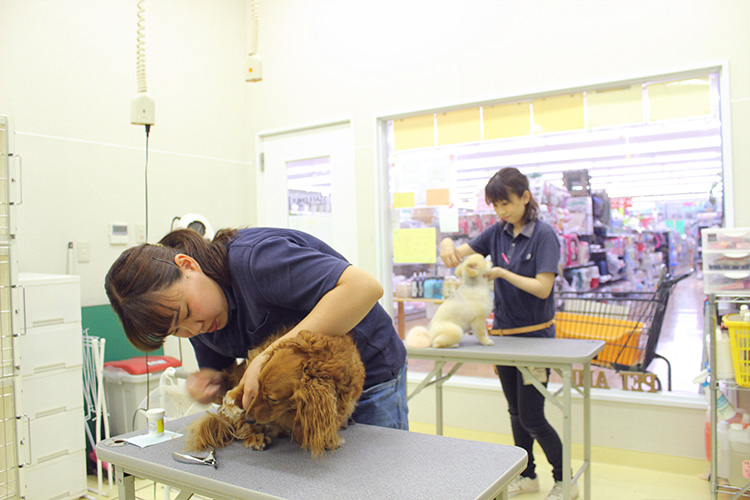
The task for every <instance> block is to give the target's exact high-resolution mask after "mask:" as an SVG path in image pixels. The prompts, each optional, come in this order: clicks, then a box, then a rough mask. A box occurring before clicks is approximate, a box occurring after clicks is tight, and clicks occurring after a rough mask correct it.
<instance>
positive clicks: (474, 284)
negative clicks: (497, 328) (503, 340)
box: [404, 254, 494, 347]
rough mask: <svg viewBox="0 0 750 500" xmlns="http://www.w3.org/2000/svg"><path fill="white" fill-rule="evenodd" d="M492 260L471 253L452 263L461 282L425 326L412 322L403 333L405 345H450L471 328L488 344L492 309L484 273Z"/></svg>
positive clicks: (454, 343)
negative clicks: (408, 328)
mask: <svg viewBox="0 0 750 500" xmlns="http://www.w3.org/2000/svg"><path fill="white" fill-rule="evenodd" d="M490 269H492V263H491V262H489V261H487V260H485V258H484V257H483V256H482V255H480V254H472V255H469V256H468V257H466V259H464V261H463V262H462V263H461V264H459V265H458V266H457V267H456V276H458V277H459V278H461V286H460V287H459V288H458V290H456V291H455V292H454V293H453V295H451V296H450V297H448V299H447V300H446V301H445V302H443V303H442V304H440V307H439V308H438V310H437V311H436V312H435V316H434V317H433V318H432V320H431V321H430V324H429V326H428V328H425V327H423V326H415V327H414V328H412V329H411V330H409V333H408V334H407V335H406V339H405V340H404V342H405V343H406V345H407V346H408V347H430V346H432V347H451V346H453V345H456V344H458V343H459V342H460V341H461V338H462V337H463V335H464V333H466V332H468V331H469V330H471V331H472V332H474V335H476V336H477V339H478V340H479V342H481V343H482V344H484V345H492V344H493V343H494V342H492V340H491V339H490V338H489V337H488V336H487V325H486V321H487V317H488V316H489V315H490V312H491V311H492V294H491V292H490V287H489V283H488V282H487V277H486V276H485V275H486V274H487V273H488V272H489V271H490Z"/></svg>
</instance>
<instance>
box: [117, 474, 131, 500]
mask: <svg viewBox="0 0 750 500" xmlns="http://www.w3.org/2000/svg"><path fill="white" fill-rule="evenodd" d="M115 481H117V498H119V499H120V500H135V476H131V475H130V474H126V473H125V471H123V470H122V467H118V466H115Z"/></svg>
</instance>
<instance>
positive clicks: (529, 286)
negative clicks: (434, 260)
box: [440, 168, 578, 500]
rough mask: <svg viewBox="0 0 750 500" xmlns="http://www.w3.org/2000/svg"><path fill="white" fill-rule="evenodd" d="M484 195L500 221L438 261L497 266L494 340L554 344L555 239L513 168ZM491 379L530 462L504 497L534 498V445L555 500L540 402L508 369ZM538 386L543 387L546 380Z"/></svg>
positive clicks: (553, 459) (551, 441) (556, 460)
mask: <svg viewBox="0 0 750 500" xmlns="http://www.w3.org/2000/svg"><path fill="white" fill-rule="evenodd" d="M484 194H485V197H486V199H487V203H488V204H491V205H492V206H493V208H494V209H495V213H497V215H498V217H500V221H499V222H498V223H497V224H493V225H492V226H490V227H489V228H487V229H485V230H484V231H483V232H482V233H481V234H480V235H479V236H477V237H476V238H474V239H472V240H471V241H469V242H468V243H466V244H463V245H461V246H459V247H458V248H456V246H455V245H454V243H453V240H451V239H450V238H446V239H444V240H443V241H442V242H441V243H440V257H441V258H442V259H443V262H445V264H446V265H447V266H448V267H453V266H456V265H458V263H459V262H460V261H461V259H463V258H464V257H467V256H469V255H471V254H475V253H478V254H480V255H491V256H492V261H493V262H494V263H495V265H496V266H499V267H493V268H492V270H491V271H490V273H489V277H490V278H492V279H494V280H495V321H494V325H493V333H498V334H500V335H519V336H524V337H545V338H554V337H555V325H554V323H553V322H552V319H553V318H554V316H555V299H554V294H553V286H554V281H555V275H556V274H557V269H558V261H559V260H560V242H559V241H558V239H557V235H556V234H555V231H554V230H553V229H552V227H551V226H550V225H548V224H546V223H544V222H542V221H540V220H538V219H537V214H538V212H539V207H538V206H537V204H536V201H534V198H533V196H532V195H531V191H529V180H528V179H527V178H526V176H525V175H523V174H522V173H521V172H519V171H518V170H517V169H515V168H503V169H502V170H500V171H498V172H497V173H496V174H495V175H494V176H492V178H491V179H490V180H489V182H488V183H487V186H486V187H485V189H484ZM497 373H498V376H499V377H500V383H501V384H502V386H503V393H504V394H505V397H506V399H507V400H508V412H509V413H510V422H511V428H512V430H513V440H514V441H515V444H516V446H519V447H521V448H523V449H524V450H526V452H527V453H528V455H529V462H528V465H527V467H526V469H525V470H524V471H523V472H521V475H520V476H518V477H517V478H516V479H514V480H513V481H512V482H511V483H510V485H509V486H508V497H513V496H516V495H519V494H522V493H531V492H535V491H539V479H538V478H537V475H536V471H535V467H536V465H535V463H534V454H533V445H534V441H535V440H536V441H538V442H539V444H540V445H541V447H542V450H544V454H545V455H546V456H547V460H548V461H549V463H550V464H551V465H552V477H553V478H554V480H555V486H554V487H553V488H552V491H550V493H549V495H548V496H547V500H558V499H560V500H561V499H562V498H563V495H562V475H563V459H562V442H561V441H560V437H559V436H558V434H557V432H556V431H555V429H554V428H553V427H552V426H551V425H550V424H549V422H547V419H546V418H545V416H544V396H543V395H542V394H541V393H540V392H539V391H538V390H537V389H536V387H534V386H533V385H526V384H524V380H523V377H522V375H521V372H520V371H519V370H518V369H517V368H516V367H514V366H498V367H497ZM547 375H549V370H547ZM543 384H544V385H545V386H546V384H547V382H546V380H545V381H544V382H543ZM577 496H578V487H577V486H576V485H575V484H573V487H572V488H571V497H572V498H576V497H577Z"/></svg>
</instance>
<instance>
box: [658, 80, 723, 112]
mask: <svg viewBox="0 0 750 500" xmlns="http://www.w3.org/2000/svg"><path fill="white" fill-rule="evenodd" d="M710 88H711V87H710V85H709V81H708V77H707V76H706V77H701V78H690V79H687V80H675V81H671V82H662V83H651V84H649V85H647V86H646V92H647V93H648V103H649V108H650V110H651V111H650V120H651V121H658V120H669V119H672V118H684V117H686V116H700V115H708V114H711V93H710Z"/></svg>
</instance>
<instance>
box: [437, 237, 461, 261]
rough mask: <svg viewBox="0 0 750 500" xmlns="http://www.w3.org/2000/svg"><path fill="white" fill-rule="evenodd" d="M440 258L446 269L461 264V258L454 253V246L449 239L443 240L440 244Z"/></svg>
mask: <svg viewBox="0 0 750 500" xmlns="http://www.w3.org/2000/svg"><path fill="white" fill-rule="evenodd" d="M440 258H441V259H443V263H444V264H445V265H446V266H448V267H456V266H457V265H459V264H460V263H461V257H460V256H459V255H458V253H457V252H456V244H455V243H453V240H452V239H450V238H444V239H443V241H441V242H440Z"/></svg>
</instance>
